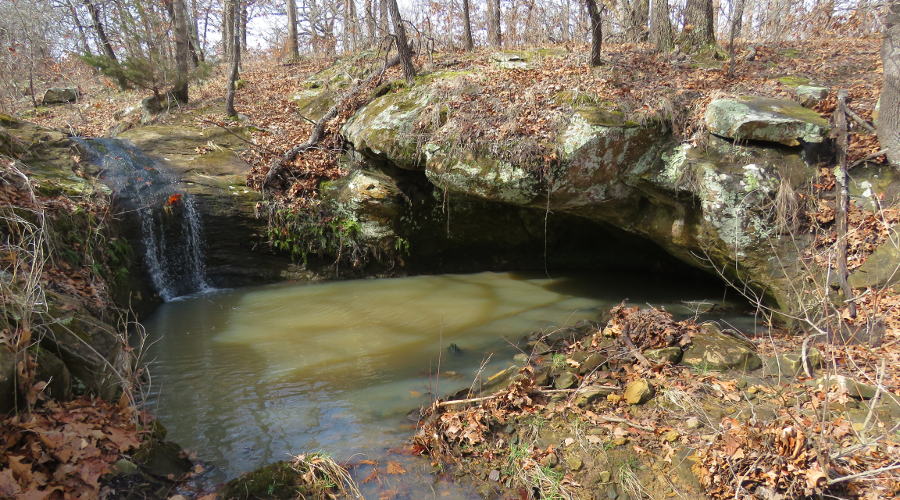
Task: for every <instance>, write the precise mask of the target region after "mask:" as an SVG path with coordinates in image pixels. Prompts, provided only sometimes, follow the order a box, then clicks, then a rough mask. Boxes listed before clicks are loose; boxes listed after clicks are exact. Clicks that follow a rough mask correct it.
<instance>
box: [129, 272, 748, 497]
mask: <svg viewBox="0 0 900 500" xmlns="http://www.w3.org/2000/svg"><path fill="white" fill-rule="evenodd" d="M722 293H723V292H722V290H721V289H704V288H702V287H700V286H699V285H693V284H691V283H671V282H668V283H667V282H664V281H661V280H660V279H654V277H652V276H647V277H642V276H635V275H634V274H633V273H632V274H629V275H627V276H625V275H621V276H619V275H614V274H604V275H590V276H581V277H558V278H554V279H548V278H545V277H535V276H528V275H522V274H515V273H491V272H483V273H478V274H469V275H437V276H417V277H408V278H394V279H377V280H376V279H370V280H353V281H338V282H328V283H316V284H308V283H282V284H277V285H270V286H262V287H252V288H242V289H232V290H219V291H212V292H209V291H208V292H204V293H201V294H195V295H193V296H188V297H183V298H180V299H177V300H174V301H170V302H167V303H165V304H163V305H162V306H160V308H159V309H158V310H157V312H156V313H155V314H154V315H153V316H152V317H150V318H148V319H147V320H146V321H145V322H144V324H145V327H146V331H147V335H148V338H147V342H148V345H149V350H148V357H149V360H150V361H151V374H152V386H151V394H150V401H149V404H150V408H151V410H152V411H153V412H154V413H155V415H156V416H157V417H158V418H159V419H160V420H161V422H162V423H163V424H164V425H165V426H166V427H167V428H168V430H169V439H172V440H174V441H176V442H177V443H179V444H180V445H182V446H183V447H185V448H186V449H188V450H191V451H192V452H194V453H195V454H196V457H197V458H198V459H199V460H201V461H203V462H204V463H206V464H208V465H209V470H208V471H207V472H206V473H205V474H204V475H203V476H202V478H201V481H202V482H203V483H204V484H206V485H207V486H212V485H215V484H218V483H221V482H223V481H225V480H227V479H230V478H232V477H236V476H237V475H240V474H242V473H244V472H248V471H250V470H254V469H256V468H259V467H261V466H263V465H265V464H267V463H270V462H273V461H277V460H283V459H288V458H290V455H291V454H297V453H303V452H312V451H321V452H325V453H328V454H330V455H332V456H333V457H335V458H336V459H337V460H339V461H346V462H353V463H359V461H360V460H370V461H376V462H378V463H379V464H380V469H379V474H378V476H377V478H374V479H370V480H369V481H367V482H364V483H363V484H361V486H362V491H363V493H364V494H365V495H366V497H367V498H378V497H379V496H380V495H382V494H386V493H389V494H390V495H394V494H396V495H397V496H396V498H434V497H440V498H473V497H474V498H477V497H476V496H474V494H473V493H472V492H470V491H468V490H467V489H466V488H465V486H464V485H459V484H455V483H453V482H450V481H447V480H444V479H442V478H440V477H438V476H435V475H432V474H430V466H429V464H428V462H427V461H426V460H424V459H419V458H411V457H407V456H403V455H402V454H397V453H395V452H393V451H392V449H396V448H398V447H401V446H402V445H403V444H404V443H405V441H406V440H407V439H408V438H409V437H410V436H411V435H412V434H413V432H414V429H415V422H414V421H413V420H410V418H409V417H408V416H407V415H408V414H409V413H410V411H411V410H413V409H415V408H418V407H420V406H422V405H427V404H429V403H430V402H431V401H432V400H433V398H434V397H435V395H443V394H447V393H449V392H452V391H456V390H459V389H461V388H464V387H468V386H470V385H471V384H473V380H476V378H477V377H478V373H479V370H480V372H481V374H482V378H487V376H489V375H490V374H493V373H495V372H497V371H499V370H500V369H502V368H505V367H506V366H508V364H509V362H510V359H511V357H512V356H513V355H514V354H515V353H516V352H518V350H517V348H516V346H515V344H516V342H517V341H518V340H519V339H521V338H522V337H523V336H524V335H526V334H527V333H529V332H532V331H535V330H541V329H544V330H547V331H550V329H551V328H553V327H554V325H561V324H571V323H574V322H576V321H579V320H583V319H593V318H596V317H597V316H598V314H599V312H600V311H601V310H603V309H608V308H609V307H611V306H612V305H614V304H615V303H617V302H619V301H620V300H621V299H622V297H629V298H630V301H631V302H632V303H638V304H640V303H645V302H646V303H652V304H654V305H657V306H660V305H662V306H666V307H667V308H668V309H669V310H670V311H672V312H680V313H682V314H685V313H688V312H689V310H690V308H689V307H687V306H686V305H685V304H684V303H683V302H682V301H683V300H688V299H708V300H713V301H717V302H718V301H721V297H722ZM731 319H732V320H733V321H740V320H741V318H740V317H734V318H731ZM438 373H440V376H438V375H437V374H438ZM387 462H397V463H399V464H401V465H402V468H403V469H404V470H405V471H406V472H405V473H403V474H394V475H390V474H386V473H385V465H386V463H387ZM371 471H372V467H371V466H361V467H357V468H356V469H355V470H354V471H353V473H354V475H355V476H356V479H357V480H358V481H359V482H362V481H364V480H365V478H366V477H368V475H369V474H370V473H371Z"/></svg>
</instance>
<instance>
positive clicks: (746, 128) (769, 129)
mask: <svg viewBox="0 0 900 500" xmlns="http://www.w3.org/2000/svg"><path fill="white" fill-rule="evenodd" d="M704 119H705V122H706V128H707V129H708V130H709V131H710V132H711V133H713V134H716V135H718V136H721V137H727V138H729V139H735V140H741V141H764V142H775V143H778V144H784V145H785V146H799V145H800V144H801V143H802V142H811V143H819V142H822V141H824V140H825V138H826V137H827V136H828V130H829V127H828V121H826V120H825V119H824V118H822V117H821V116H819V114H818V113H816V112H815V111H812V110H810V109H806V108H804V107H803V106H801V105H799V104H798V103H796V102H794V101H787V100H782V99H768V98H764V97H740V98H737V99H716V100H714V101H712V102H711V103H709V107H707V108H706V114H705V115H704Z"/></svg>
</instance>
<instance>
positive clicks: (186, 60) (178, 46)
mask: <svg viewBox="0 0 900 500" xmlns="http://www.w3.org/2000/svg"><path fill="white" fill-rule="evenodd" d="M172 7H173V9H172V17H173V18H174V19H173V21H174V25H175V85H174V87H173V88H172V96H173V97H175V100H176V101H178V102H180V103H187V102H188V80H189V74H190V71H191V66H190V64H191V63H190V60H191V49H190V36H191V35H190V31H189V30H188V23H187V9H185V5H184V0H173V2H172Z"/></svg>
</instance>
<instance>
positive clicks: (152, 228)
mask: <svg viewBox="0 0 900 500" xmlns="http://www.w3.org/2000/svg"><path fill="white" fill-rule="evenodd" d="M79 142H80V144H81V145H82V146H83V147H84V149H85V150H86V151H87V153H88V154H89V155H90V157H91V158H90V159H91V161H93V162H94V163H96V164H98V165H100V167H101V168H102V171H101V173H100V177H101V179H102V180H103V182H104V183H106V184H107V185H109V186H110V187H111V188H112V189H113V191H114V192H115V194H116V196H117V197H118V199H119V200H120V202H121V203H122V204H123V206H124V207H125V209H126V210H131V211H132V212H133V213H135V214H136V215H137V217H138V218H139V219H140V228H141V244H142V245H143V247H144V248H143V249H144V262H145V264H146V266H147V272H148V274H149V275H150V279H151V280H152V282H153V286H154V288H155V289H156V292H157V293H158V294H159V296H160V297H162V299H163V300H165V301H167V302H168V301H170V300H172V299H175V298H177V297H181V296H184V295H188V294H191V293H195V292H199V291H204V290H208V289H209V288H210V286H209V284H208V283H207V279H206V269H205V265H204V259H203V238H202V236H203V235H202V225H201V222H200V214H199V212H198V211H197V207H196V204H195V201H194V198H193V197H192V196H191V195H190V194H188V193H187V192H186V191H185V190H184V187H183V186H182V185H181V184H180V182H179V181H178V179H177V178H176V177H175V176H174V175H173V174H172V173H171V172H169V171H168V169H167V167H166V166H165V165H164V164H163V163H162V162H160V161H158V160H155V159H154V158H151V157H149V156H147V155H146V154H144V153H143V152H142V151H141V150H140V149H138V148H136V147H135V146H133V145H131V144H129V143H127V142H124V141H121V140H118V139H108V138H103V139H82V140H80V141H79Z"/></svg>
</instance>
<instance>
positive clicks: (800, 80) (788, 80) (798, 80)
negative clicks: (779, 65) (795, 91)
mask: <svg viewBox="0 0 900 500" xmlns="http://www.w3.org/2000/svg"><path fill="white" fill-rule="evenodd" d="M775 81H777V82H779V83H781V84H783V85H787V86H789V87H797V86H799V85H807V84H809V78H805V77H802V76H781V77H778V78H776V79H775Z"/></svg>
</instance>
